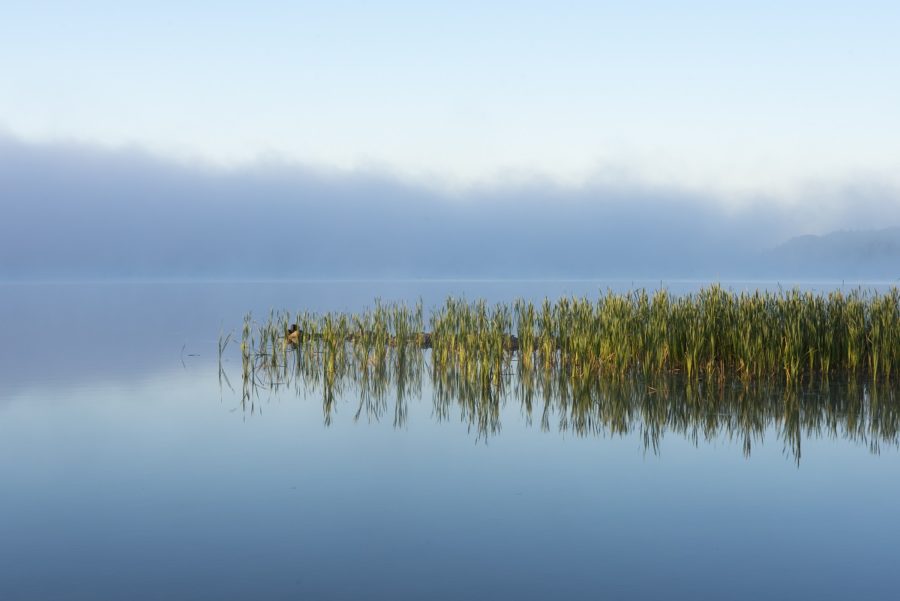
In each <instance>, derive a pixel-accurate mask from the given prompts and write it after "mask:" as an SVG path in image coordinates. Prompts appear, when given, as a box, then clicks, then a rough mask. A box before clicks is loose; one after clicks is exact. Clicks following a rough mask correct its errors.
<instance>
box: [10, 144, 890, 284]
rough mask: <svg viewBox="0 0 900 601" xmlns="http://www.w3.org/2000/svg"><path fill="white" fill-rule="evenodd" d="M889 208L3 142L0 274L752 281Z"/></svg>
mask: <svg viewBox="0 0 900 601" xmlns="http://www.w3.org/2000/svg"><path fill="white" fill-rule="evenodd" d="M897 207H898V201H897V195H896V194H895V192H894V191H893V190H891V189H887V188H881V187H878V186H877V185H874V184H868V183H865V182H862V183H860V182H855V183H849V184H845V185H842V186H836V187H830V188H828V189H817V190H816V191H815V194H814V196H811V197H810V198H809V199H808V200H804V201H800V202H796V201H795V202H793V203H784V202H780V201H779V199H776V198H759V199H753V201H752V202H743V203H741V204H739V205H734V204H729V203H724V202H722V201H721V199H718V198H715V197H713V196H711V195H704V194H702V193H697V192H691V191H685V190H679V189H677V188H675V187H669V188H666V187H660V186H651V185H643V184H641V183H639V182H638V183H636V182H634V181H622V182H613V183H610V182H609V181H602V182H600V181H597V182H593V183H591V182H589V183H587V184H584V185H581V186H578V187H567V186H561V185H558V184H555V183H553V182H550V181H545V180H541V179H540V178H537V177H535V178H533V179H532V180H530V181H529V182H527V183H521V182H519V183H515V182H503V181H495V182H491V183H489V184H485V185H481V186H470V187H468V188H465V189H463V190H456V191H447V190H445V189H443V188H441V187H440V186H429V185H427V184H422V183H416V182H411V181H407V180H404V179H402V178H399V177H396V176H393V175H391V174H389V173H387V172H378V171H373V170H369V171H336V170H323V169H316V168H313V167H310V166H305V165H302V164H298V163H294V162H287V161H278V160H268V161H265V160H260V161H257V162H255V163H253V164H249V165H244V166H240V167H234V168H221V167H214V166H210V165H207V164H200V163H181V162H177V161H173V160H168V159H165V158H161V157H158V156H154V155H152V154H150V153H148V152H146V151H144V150H142V149H140V148H126V149H106V148H101V147H96V146H90V145H84V144H76V143H29V142H24V141H21V140H18V139H16V138H13V137H10V136H3V137H0V208H2V211H3V219H2V221H0V278H4V279H8V280H22V279H70V278H74V279H78V278H101V279H103V278H110V279H115V278H222V279H228V278H239V279H267V278H272V279H282V278H284V279H290V278H464V277H474V278H493V277H499V278H635V279H638V278H692V277H696V278H728V277H744V276H754V277H758V276H764V275H766V274H768V273H770V272H772V271H773V270H776V271H777V268H778V265H779V263H780V261H779V260H777V257H775V259H773V254H772V252H771V249H772V248H775V247H776V246H777V245H779V244H781V243H783V242H785V241H787V240H789V239H790V238H791V237H793V236H795V235H800V234H816V233H825V232H827V231H830V230H831V229H845V228H866V227H876V226H878V227H882V226H885V225H893V224H896V223H900V219H898V217H900V211H898V208H897ZM810 224H813V225H812V226H811V225H810ZM811 229H812V230H813V231H811ZM792 268H793V269H795V270H796V271H798V272H802V271H803V270H804V267H803V264H802V262H801V263H800V264H792ZM801 275H802V274H801Z"/></svg>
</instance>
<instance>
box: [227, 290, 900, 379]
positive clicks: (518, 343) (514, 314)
mask: <svg viewBox="0 0 900 601" xmlns="http://www.w3.org/2000/svg"><path fill="white" fill-rule="evenodd" d="M248 323H249V322H248ZM424 324H425V319H424V315H423V308H422V305H421V303H419V304H418V305H416V306H415V307H408V306H407V305H404V304H383V303H377V304H376V305H375V307H374V309H372V310H368V311H364V312H362V313H360V314H356V315H348V314H340V313H327V314H324V315H311V314H309V313H298V314H296V315H295V316H293V317H292V316H290V315H289V314H286V313H277V314H276V313H273V314H271V315H270V316H269V319H268V320H267V321H265V322H264V323H262V324H259V325H258V326H257V327H256V328H255V329H254V328H253V327H252V326H248V324H245V331H244V335H243V337H242V349H245V348H246V352H247V353H248V356H247V357H245V362H249V359H250V357H249V355H251V354H252V355H253V356H254V357H257V358H258V357H260V356H265V357H266V358H267V360H268V361H270V362H276V364H277V362H278V361H285V360H286V355H285V353H286V351H287V350H288V349H289V347H290V348H291V349H295V350H297V351H299V353H300V354H304V353H306V354H312V355H313V356H315V357H317V358H318V361H319V362H320V364H321V366H322V368H323V370H324V373H325V374H326V375H327V374H329V373H332V374H337V373H339V372H340V371H341V370H343V369H346V367H347V363H348V362H349V361H352V360H356V361H367V362H372V363H373V364H377V363H379V362H380V361H382V360H383V359H384V358H386V357H387V356H388V354H389V350H391V349H394V350H396V351H398V353H396V354H403V353H410V352H414V351H416V350H423V349H430V350H431V361H432V366H433V370H435V372H436V373H437V372H441V371H446V370H450V369H452V370H455V371H458V372H461V373H464V374H466V378H467V379H468V380H474V379H478V378H481V379H482V380H483V381H484V382H485V383H486V384H490V383H493V384H496V382H497V381H498V379H499V378H500V375H501V374H502V373H503V372H504V371H507V370H509V369H510V366H511V364H512V363H513V361H515V363H516V365H517V369H520V370H525V371H529V370H532V369H539V370H544V371H551V370H553V371H559V372H561V373H562V374H564V375H566V376H567V377H571V378H576V377H579V378H580V377H586V376H591V377H593V376H599V377H617V378H623V377H626V376H630V375H636V374H637V375H641V376H644V377H647V376H660V375H664V374H674V373H678V374H683V375H684V376H685V377H686V378H687V379H688V380H695V381H696V380H698V379H707V380H708V379H717V378H718V379H721V378H725V377H736V378H738V379H741V380H745V381H749V380H781V381H783V382H787V383H793V382H797V381H799V380H801V379H803V378H811V377H814V376H818V377H822V378H824V379H827V378H829V377H830V376H834V375H839V376H846V377H859V376H867V377H870V378H872V379H874V380H879V379H884V380H891V379H892V378H894V377H895V376H896V374H897V371H898V368H900V291H898V290H897V289H896V288H894V289H891V290H890V291H889V292H887V293H870V292H866V291H863V290H855V291H852V292H850V293H848V294H844V293H842V292H831V293H829V294H827V295H821V294H815V293H811V292H801V291H799V290H796V289H795V290H788V291H784V290H781V291H778V292H740V293H735V292H730V291H726V290H724V289H723V288H722V287H720V286H711V287H709V288H705V289H703V290H700V291H699V292H697V293H695V294H688V295H684V296H674V295H672V294H670V293H669V292H668V291H666V290H660V291H656V292H654V293H652V294H651V293H648V292H647V291H646V290H637V291H634V292H629V293H624V294H618V293H614V292H608V293H606V294H605V295H602V296H600V297H599V298H597V299H596V300H591V299H587V298H562V299H559V300H557V301H556V302H551V301H550V300H544V301H543V302H542V303H539V304H535V303H532V302H529V301H521V300H520V301H517V302H515V303H513V304H511V305H506V304H497V305H488V304H487V303H485V302H484V301H475V302H466V301H464V300H459V299H454V298H450V299H448V300H447V301H446V302H445V303H444V304H443V305H442V306H440V307H438V308H437V309H435V310H434V311H432V313H431V315H430V318H429V320H428V325H429V329H430V331H426V330H425V327H424ZM248 327H250V330H253V331H249V330H248V329H247V328H248Z"/></svg>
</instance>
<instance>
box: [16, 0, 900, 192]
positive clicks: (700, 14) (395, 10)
mask: <svg viewBox="0 0 900 601" xmlns="http://www.w3.org/2000/svg"><path fill="white" fill-rule="evenodd" d="M898 7H900V4H898V3H896V2H854V3H849V2H747V3H735V2H728V3H722V2H628V3H624V2H618V3H600V2H491V3H486V2H453V3H443V4H442V5H440V6H438V5H437V4H436V3H422V2H379V3H357V2H315V3H305V2H269V3H231V2H191V3H182V2H167V1H157V2H152V3H151V2H146V3H141V4H140V5H137V3H123V2H90V1H88V2H78V3H73V2H39V1H30V2H15V1H14V2H9V1H7V2H4V4H3V7H2V8H0V73H2V74H3V77H2V78H0V130H3V131H6V132H7V134H10V135H13V136H15V137H17V138H21V139H24V140H27V141H34V142H55V141H65V140H77V141H79V142H82V143H88V144H99V145H104V146H111V147H121V146H127V147H134V146H137V147H141V148H145V149H148V150H150V151H152V152H154V153H157V154H159V155H162V156H163V157H170V158H173V159H177V160H192V161H196V160H200V161H206V162H215V163H224V164H228V165H234V164H243V163H246V162H252V161H257V160H259V159H260V158H261V157H262V158H268V159H271V158H278V159H279V160H286V161H297V162H301V163H304V164H307V165H313V166H317V167H320V168H326V169H331V168H338V169H364V170H377V171H379V172H386V173H392V174H394V175H399V176H401V177H402V178H404V179H407V180H413V181H417V182H429V183H430V184H433V185H438V186H449V187H454V186H459V185H463V186H465V185H469V184H472V183H473V182H480V183H484V182H486V181H487V182H492V181H497V180H499V181H510V180H512V181H521V180H525V181H530V180H533V179H535V178H538V179H549V180H552V181H555V182H558V183H562V184H565V185H571V184H583V183H584V182H597V181H601V182H610V181H611V182H621V181H632V182H634V181H637V182H641V183H643V184H650V185H665V186H671V187H676V188H679V189H683V190H691V191H696V192H701V193H704V194H710V195H713V196H715V197H716V198H717V199H719V200H720V201H722V202H729V201H738V202H741V201H743V202H750V201H752V199H754V198H758V197H759V196H766V197H770V198H776V199H779V201H781V202H786V203H790V202H795V201H796V199H798V198H802V197H805V196H808V195H809V193H810V190H817V189H822V188H828V189H830V188H832V187H837V186H842V185H846V184H847V183H858V182H860V181H864V182H871V183H874V184H876V185H884V186H890V187H893V186H896V185H897V184H898V183H900V182H898V181H897V180H898V179H900V175H898V174H900V111H898V109H897V107H898V106H900V78H898V77H897V76H896V73H897V65H900V38H898V37H897V35H896V32H897V31H898V27H900V8H898ZM748 199H750V200H748Z"/></svg>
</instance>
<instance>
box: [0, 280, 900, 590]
mask: <svg viewBox="0 0 900 601" xmlns="http://www.w3.org/2000/svg"><path fill="white" fill-rule="evenodd" d="M658 284H659V283H658V282H648V283H642V282H636V283H635V285H644V286H648V287H654V286H656V285H658ZM699 285H700V283H695V282H681V283H669V284H668V287H669V288H670V289H672V290H673V291H676V292H677V291H688V290H691V289H694V288H696V287H697V286H699ZM756 285H757V284H756V283H734V284H732V286H733V287H735V288H743V287H755V286H756ZM770 285H774V284H770ZM806 285H807V286H809V287H813V288H817V289H824V288H828V287H830V286H839V285H840V283H836V284H830V283H823V284H815V283H810V284H806ZM608 286H609V287H613V288H615V289H619V290H621V289H627V288H630V287H632V283H631V282H447V281H444V282H306V283H290V284H288V283H253V284H245V283H132V284H121V283H116V284H113V283H107V284H65V285H61V284H53V285H37V284H30V285H2V286H0V310H2V311H0V315H2V317H0V326H2V332H3V340H4V344H3V345H2V346H0V375H2V381H3V388H2V389H0V479H2V482H3V485H2V489H0V598H2V599H13V600H15V599H97V598H128V599H173V598H191V599H247V598H258V599H297V598H322V599H329V598H333V599H345V598H360V597H363V598H392V599H418V598H423V597H424V598H447V599H450V598H463V597H465V598H476V599H477V598H484V599H488V598H497V597H500V598H512V597H516V598H520V599H529V598H533V599H540V598H548V597H554V598H555V597H562V596H567V597H571V598H584V599H596V598H605V597H609V598H646V599H658V598H673V599H681V598H684V599H688V598H690V599H697V598H709V599H714V598H715V599H721V598H733V599H758V598H769V599H773V598H775V599H781V598H783V599H788V598H792V599H793V598H819V599H829V598H833V599H845V598H867V599H893V598H896V595H897V584H898V581H897V577H896V575H895V572H896V570H895V566H894V564H895V563H896V555H897V551H898V550H900V544H898V537H900V520H898V519H897V510H896V507H897V500H898V499H900V495H898V493H900V478H898V476H900V453H898V450H897V448H896V441H895V439H892V437H891V433H892V432H894V431H895V430H893V429H892V428H893V426H892V422H891V419H893V417H892V416H894V415H896V412H894V411H893V410H892V409H891V408H892V406H893V405H891V404H888V405H887V409H888V410H887V411H886V413H885V412H883V413H882V414H880V415H881V417H880V419H881V420H882V421H881V422H879V424H880V425H879V429H876V430H871V429H865V428H863V429H862V430H860V429H859V428H858V425H859V423H860V422H859V421H858V420H857V421H854V419H855V418H856V417H859V415H860V414H859V412H858V411H856V410H855V409H854V407H858V406H859V407H866V408H867V410H868V409H869V408H870V406H869V405H865V403H866V402H868V401H869V400H870V399H869V397H867V396H866V394H868V393H866V392H865V391H864V390H863V391H860V390H856V392H852V391H848V390H844V389H842V388H840V387H839V386H838V387H835V388H834V389H833V390H832V389H829V390H828V391H825V392H823V391H819V392H816V393H813V392H807V393H806V396H805V397H804V396H803V395H801V398H800V399H798V400H796V401H795V402H797V403H798V407H801V408H803V409H804V410H803V411H799V410H798V412H797V413H796V414H797V415H798V418H799V417H800V416H805V418H806V421H803V420H802V419H801V420H800V422H799V423H797V424H795V423H789V421H788V420H785V419H784V415H785V413H784V412H780V411H779V408H780V407H783V406H784V405H783V402H784V399H783V398H782V397H778V396H777V394H776V393H770V392H767V393H765V394H761V395H756V396H753V395H751V396H750V400H752V401H753V402H752V403H749V404H747V403H746V402H745V403H744V405H743V406H744V407H745V408H747V407H750V408H752V409H753V410H752V411H751V410H747V411H745V412H744V414H742V415H743V417H744V418H745V420H749V421H751V422H753V423H754V424H755V425H754V429H753V432H754V434H753V436H752V437H751V441H750V443H751V445H750V449H749V454H748V448H747V440H746V437H745V436H742V435H741V433H742V432H743V430H741V428H742V427H743V424H744V423H745V422H741V421H738V422H736V423H731V422H729V421H728V419H726V418H725V417H723V416H719V420H720V421H719V422H718V424H719V426H718V427H716V428H709V427H702V426H703V425H704V422H703V420H701V419H700V418H699V417H698V416H697V415H699V414H697V415H695V416H694V417H693V418H692V419H691V418H690V416H688V419H687V421H685V418H684V416H680V417H679V415H678V414H677V412H676V408H677V407H680V406H682V405H683V404H681V403H678V402H676V401H677V399H676V397H677V395H678V394H680V393H679V391H678V389H677V388H673V389H670V390H668V391H666V393H665V396H664V398H661V399H660V400H659V401H655V402H654V403H655V404H653V405H651V406H650V409H648V408H647V407H646V406H643V405H640V403H639V402H638V401H639V400H640V399H645V398H647V397H646V395H644V394H643V393H641V394H638V395H635V393H634V391H633V390H632V391H631V392H628V391H626V392H624V393H622V392H621V391H619V392H617V391H615V390H613V391H610V390H607V391H606V393H605V394H606V395H607V396H605V397H603V398H605V399H607V401H608V403H607V405H606V406H605V411H606V412H605V413H604V414H603V415H607V416H609V415H617V414H615V412H614V411H613V409H614V408H616V407H618V410H619V411H623V413H622V415H624V416H625V418H626V419H625V420H624V422H623V420H621V419H611V420H608V421H606V422H604V421H603V419H601V417H602V416H599V414H598V416H589V417H590V422H589V425H590V427H589V428H578V427H575V425H573V424H574V422H572V421H571V420H569V421H568V422H564V421H562V420H561V418H562V417H564V416H565V414H564V413H561V412H560V411H558V410H557V411H555V412H553V413H552V414H551V415H550V416H549V418H548V419H547V420H546V422H545V421H544V420H543V419H542V418H543V413H542V407H543V405H542V404H541V402H542V399H541V398H540V397H538V398H537V399H535V403H534V407H533V409H532V411H530V412H529V411H528V410H527V408H526V407H524V405H523V402H522V399H521V396H520V395H517V394H516V392H515V390H514V389H511V390H509V391H508V394H506V395H504V397H503V398H502V399H500V401H501V402H499V403H498V405H497V407H498V413H497V415H496V416H495V417H496V422H495V423H496V426H497V427H492V428H488V429H487V430H485V429H483V428H480V427H479V425H478V424H479V422H477V421H476V422H475V423H473V421H472V420H471V419H470V417H471V414H467V413H466V412H465V411H464V407H462V406H461V405H460V404H459V403H457V402H456V401H454V402H452V403H449V404H448V406H447V411H446V412H442V410H441V406H440V405H439V404H436V402H435V399H436V398H437V396H438V395H437V394H436V390H435V388H434V386H433V383H432V382H431V381H430V379H429V378H428V377H427V376H426V377H424V378H423V380H422V382H421V386H420V387H418V388H416V389H415V392H416V394H413V395H410V396H408V397H407V398H405V400H404V402H403V404H402V412H401V413H402V419H399V420H398V419H397V414H398V409H397V407H398V405H397V399H396V395H395V394H394V395H391V394H388V395H386V396H385V397H384V403H383V404H381V405H379V406H377V407H373V408H372V409H371V410H365V408H364V410H363V411H360V401H361V399H360V396H359V393H358V388H355V387H353V386H349V385H348V386H347V387H345V388H344V389H343V390H342V391H341V393H340V394H339V395H338V396H337V398H336V399H335V402H334V403H333V405H332V406H331V407H330V409H329V410H328V411H326V410H325V407H324V405H323V402H322V394H321V390H320V389H317V388H315V387H311V388H309V389H308V390H304V391H302V392H303V394H298V389H297V388H294V387H285V388H283V389H282V390H279V391H268V392H263V393H261V394H257V395H255V396H254V398H253V401H252V407H248V406H247V404H246V403H242V394H241V388H240V385H239V381H240V375H239V361H237V360H236V359H232V358H229V357H226V361H225V369H226V371H227V373H231V374H232V377H231V384H232V385H233V386H234V388H235V389H234V390H232V389H230V388H229V387H228V385H227V384H226V385H224V386H220V380H219V377H218V374H219V365H218V358H217V353H216V342H217V339H218V337H219V334H220V332H223V331H225V332H227V331H230V330H235V329H238V328H239V327H240V324H241V320H242V317H243V315H244V313H245V312H247V311H248V310H253V311H255V312H256V313H258V314H264V313H266V312H268V310H269V309H271V308H284V309H291V310H297V309H311V310H319V311H324V310H342V311H353V310H358V309H360V308H363V307H365V306H367V305H371V304H372V301H373V299H374V298H375V297H381V298H384V299H386V300H408V301H414V300H415V299H417V298H419V297H421V298H422V299H423V302H424V304H425V306H426V307H430V306H434V305H437V304H438V303H439V302H441V301H442V300H443V298H444V296H445V295H446V294H448V293H453V294H465V295H466V296H467V297H469V298H476V297H485V298H487V299H488V300H491V301H511V300H513V299H514V298H516V297H520V296H522V297H527V298H535V299H539V298H542V297H543V296H545V295H549V296H551V297H555V296H559V295H562V294H578V295H582V294H587V295H594V294H596V293H597V292H598V291H600V290H605V289H606V288H607V287H608ZM235 370H237V373H236V372H235ZM629 394H630V395H631V396H629ZM729 394H732V397H729V398H732V400H733V401H734V402H733V403H732V405H729V407H731V408H732V414H737V415H741V414H740V411H738V410H737V409H734V408H739V407H741V406H742V405H741V404H740V401H739V397H737V396H734V395H735V394H736V393H733V392H732V393H729ZM773 395H774V396H773ZM815 395H819V396H815ZM823 395H824V396H823ZM853 395H856V396H853ZM854 398H856V399H857V400H859V399H862V402H863V404H862V405H853V402H852V399H854ZM629 399H630V400H629ZM623 403H624V404H623ZM766 403H768V405H766ZM828 407H830V408H831V412H830V413H829V412H828V410H826V408H828ZM880 407H881V408H882V410H883V411H884V408H885V402H882V404H881V405H880ZM811 408H819V409H821V413H820V415H821V416H823V417H822V418H821V419H820V420H819V421H816V420H815V419H812V418H811V416H812V415H813V413H812V411H811V410H810V409H811ZM557 409H558V408H557ZM651 409H652V410H653V411H651ZM625 410H630V411H625ZM653 416H655V417H653ZM778 416H781V418H779V417H778ZM864 417H865V418H866V419H869V418H870V417H871V413H868V414H865V416H864ZM679 420H680V421H679ZM622 423H624V424H625V425H626V426H627V427H624V428H623V427H616V424H619V425H621V424H622ZM730 423H731V427H729V424H730ZM817 423H818V424H819V427H813V426H814V425H815V424H817ZM679 424H687V425H690V426H700V429H699V430H696V429H689V428H686V427H679ZM653 426H656V428H655V430H654V429H653V428H652V427H653ZM707 426H708V422H707ZM648 431H654V432H655V433H656V436H655V437H653V438H652V440H651V441H650V442H651V443H652V444H648V437H647V432H648ZM854 433H855V434H854ZM798 444H799V449H800V452H799V453H798V452H797V451H798V449H797V445H798Z"/></svg>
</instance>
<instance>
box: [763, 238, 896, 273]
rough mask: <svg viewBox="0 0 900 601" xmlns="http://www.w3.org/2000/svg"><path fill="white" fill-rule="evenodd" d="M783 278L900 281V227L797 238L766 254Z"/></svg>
mask: <svg viewBox="0 0 900 601" xmlns="http://www.w3.org/2000/svg"><path fill="white" fill-rule="evenodd" d="M763 263H764V264H765V266H766V268H767V269H768V270H770V271H772V272H773V273H776V274H778V275H779V276H792V277H829V278H840V279H859V278H869V279H882V280H896V279H897V278H900V227H892V228H887V229H882V230H859V231H844V230H842V231H837V232H831V233H829V234H825V235H822V236H811V235H808V236H797V237H795V238H791V239H790V240H788V241H787V242H785V243H783V244H780V245H778V246H776V247H775V248H773V249H772V250H770V251H768V252H766V253H764V256H763Z"/></svg>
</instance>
